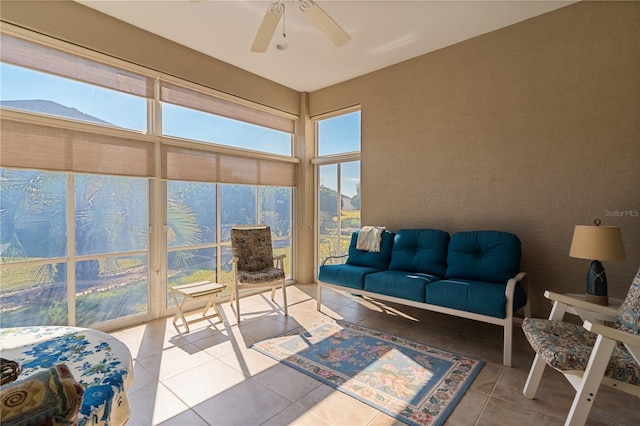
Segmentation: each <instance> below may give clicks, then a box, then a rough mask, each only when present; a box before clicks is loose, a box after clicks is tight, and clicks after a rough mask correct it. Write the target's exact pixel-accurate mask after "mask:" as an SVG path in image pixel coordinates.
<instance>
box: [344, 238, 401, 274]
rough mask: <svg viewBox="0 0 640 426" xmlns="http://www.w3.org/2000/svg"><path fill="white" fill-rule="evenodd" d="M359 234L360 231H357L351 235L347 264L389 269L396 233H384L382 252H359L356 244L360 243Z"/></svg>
mask: <svg viewBox="0 0 640 426" xmlns="http://www.w3.org/2000/svg"><path fill="white" fill-rule="evenodd" d="M358 232H359V231H356V232H354V233H353V234H352V235H351V244H350V245H349V257H348V258H347V263H348V264H349V265H357V266H368V267H370V268H377V269H387V268H388V267H389V261H390V260H391V249H392V247H393V236H394V233H393V232H391V231H388V230H387V231H384V232H383V233H382V240H381V241H380V251H379V252H376V251H366V250H358V249H357V248H356V244H357V243H358Z"/></svg>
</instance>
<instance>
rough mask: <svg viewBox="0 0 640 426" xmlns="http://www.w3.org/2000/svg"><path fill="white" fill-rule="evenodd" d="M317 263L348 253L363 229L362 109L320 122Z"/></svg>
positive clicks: (318, 133) (318, 123) (318, 132)
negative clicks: (361, 184) (361, 200)
mask: <svg viewBox="0 0 640 426" xmlns="http://www.w3.org/2000/svg"><path fill="white" fill-rule="evenodd" d="M317 141H318V154H319V157H318V158H317V159H316V160H314V162H315V163H316V165H317V176H318V189H317V194H318V211H317V226H318V247H317V253H318V262H321V261H322V260H323V259H324V258H326V257H327V256H340V255H342V254H345V253H347V249H348V247H349V241H350V240H351V234H352V233H353V231H356V230H358V229H359V228H360V160H359V150H360V111H355V112H349V113H345V114H342V115H338V116H332V117H329V118H325V119H319V120H318V121H317Z"/></svg>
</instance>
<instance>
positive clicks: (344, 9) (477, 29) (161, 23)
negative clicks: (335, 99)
mask: <svg viewBox="0 0 640 426" xmlns="http://www.w3.org/2000/svg"><path fill="white" fill-rule="evenodd" d="M76 1H78V3H82V4H84V5H86V6H88V7H91V8H93V9H96V10H98V11H100V12H103V13H105V14H107V15H111V16H113V17H115V18H118V19H120V20H122V21H125V22H128V23H130V24H132V25H135V26H136V27H140V28H142V29H145V30H147V31H150V32H152V33H154V34H157V35H160V36H162V37H164V38H167V39H169V40H172V41H175V42H177V43H180V44H182V45H184V46H187V47H190V48H192V49H195V50H197V51H199V52H202V53H204V54H206V55H209V56H212V57H214V58H217V59H219V60H221V61H224V62H227V63H229V64H232V65H235V66H237V67H239V68H242V69H244V70H247V71H250V72H252V73H254V74H257V75H260V76H262V77H264V78H267V79H269V80H272V81H275V82H277V83H280V84H282V85H284V86H287V87H290V88H292V89H295V90H297V91H301V92H311V91H314V90H318V89H321V88H323V87H326V86H330V85H332V84H335V83H339V82H341V81H345V80H349V79H351V78H354V77H358V76H360V75H364V74H367V73H369V72H372V71H375V70H378V69H381V68H384V67H386V66H389V65H392V64H395V63H398V62H401V61H404V60H407V59H410V58H413V57H416V56H420V55H423V54H425V53H428V52H431V51H434V50H437V49H440V48H443V47H445V46H449V45H452V44H455V43H458V42H460V41H462V40H465V39H469V38H472V37H475V36H478V35H480V34H484V33H487V32H490V31H493V30H496V29H499V28H502V27H505V26H508V25H511V24H514V23H517V22H520V21H523V20H526V19H528V18H531V17H533V16H537V15H540V14H543V13H546V12H549V11H552V10H554V9H557V8H560V7H563V6H567V5H569V4H571V3H574V2H573V1H542V0H535V1H528V0H516V1H485V0H475V1H456V0H447V1H361V0H354V1H335V0H317V4H318V5H320V6H321V7H322V8H323V9H324V10H325V11H326V12H327V13H328V14H329V15H330V16H331V17H333V19H334V20H335V21H336V22H337V23H338V24H339V25H340V26H342V28H344V29H345V30H346V31H347V32H348V33H349V34H350V35H351V37H352V40H351V41H350V42H349V43H347V44H346V45H344V46H342V47H340V48H338V47H335V46H334V45H333V44H332V43H331V42H330V41H329V40H328V39H327V38H326V37H325V36H324V34H323V33H322V32H320V31H319V30H318V29H317V28H316V27H314V26H313V25H312V24H311V23H310V22H309V21H308V20H307V19H306V17H305V16H304V15H303V13H302V12H300V11H299V10H298V8H297V7H296V5H295V4H294V3H293V2H292V1H291V0H284V1H283V2H284V3H285V5H286V6H287V7H286V12H285V22H286V35H287V43H288V44H289V48H288V49H287V50H284V51H281V50H278V49H276V48H275V44H276V43H277V42H279V41H281V40H282V36H281V33H282V21H280V25H279V26H278V29H277V30H276V33H275V34H274V38H273V40H272V43H271V45H270V46H269V48H268V49H267V51H266V52H265V53H253V52H251V51H250V50H249V49H250V48H251V44H252V43H253V39H254V37H255V35H256V32H257V30H258V28H259V26H260V23H261V22H262V18H263V16H264V13H265V11H266V10H267V8H268V7H269V4H271V3H273V0H268V1H240V0H233V1H218V0H136V1H133V0H107V1H103V0H76Z"/></svg>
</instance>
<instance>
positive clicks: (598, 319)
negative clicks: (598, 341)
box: [565, 293, 623, 324]
mask: <svg viewBox="0 0 640 426" xmlns="http://www.w3.org/2000/svg"><path fill="white" fill-rule="evenodd" d="M566 295H567V296H569V297H572V298H574V299H578V300H582V301H585V300H586V296H585V295H584V294H575V293H566ZM622 302H623V300H622V299H616V298H615V297H609V305H608V306H600V308H602V309H603V310H605V311H607V313H606V314H605V313H602V312H594V311H590V310H588V309H582V308H577V307H575V306H567V309H566V311H565V312H567V313H569V314H574V315H578V316H579V317H580V319H581V320H582V321H590V322H592V323H594V324H604V323H605V322H616V319H617V315H618V311H619V310H620V306H621V305H622Z"/></svg>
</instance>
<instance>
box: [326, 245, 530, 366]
mask: <svg viewBox="0 0 640 426" xmlns="http://www.w3.org/2000/svg"><path fill="white" fill-rule="evenodd" d="M336 257H337V256H336ZM340 257H342V256H340ZM328 259H329V258H327V259H325V260H324V261H323V262H322V265H324V264H325V262H326V261H327V260H328ZM518 283H521V284H524V285H525V286H526V287H525V291H526V292H527V303H526V305H525V306H524V308H523V309H524V314H525V316H526V317H530V316H531V304H530V303H529V299H530V297H531V291H530V289H529V277H528V276H527V274H526V273H525V272H520V273H518V274H517V275H516V276H515V277H513V278H511V279H509V281H508V282H507V284H506V286H505V292H504V294H505V297H506V298H507V304H506V306H505V311H506V312H505V317H504V318H496V317H492V316H489V315H481V314H476V313H474V312H467V311H463V310H459V309H452V308H446V307H443V306H439V305H432V304H429V303H422V302H416V301H414V300H407V299H402V298H399V297H394V296H387V295H385V294H380V293H372V292H370V291H366V290H360V289H357V288H351V287H345V286H341V285H337V284H329V283H325V282H321V281H318V283H317V284H318V288H317V304H316V309H317V310H318V311H321V307H322V289H323V288H325V287H326V288H330V289H333V290H339V291H346V292H348V293H352V294H357V295H361V296H367V297H370V298H371V299H378V300H384V301H386V302H392V303H398V304H400V305H405V306H413V307H415V308H420V309H425V310H427V311H434V312H440V313H442V314H448V315H454V316H457V317H462V318H468V319H472V320H475V321H481V322H486V323H489V324H495V325H499V326H501V327H503V329H504V339H503V345H504V346H503V357H502V363H503V364H504V365H505V366H506V367H511V352H512V346H513V322H514V316H513V298H514V292H515V289H516V285H517V284H518Z"/></svg>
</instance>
